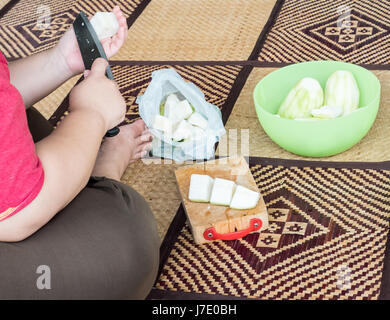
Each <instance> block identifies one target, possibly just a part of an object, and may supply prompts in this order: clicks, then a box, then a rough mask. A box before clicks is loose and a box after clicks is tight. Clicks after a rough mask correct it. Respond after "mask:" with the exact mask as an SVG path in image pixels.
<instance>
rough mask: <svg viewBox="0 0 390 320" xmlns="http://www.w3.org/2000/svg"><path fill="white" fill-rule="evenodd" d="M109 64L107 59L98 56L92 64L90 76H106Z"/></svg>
mask: <svg viewBox="0 0 390 320" xmlns="http://www.w3.org/2000/svg"><path fill="white" fill-rule="evenodd" d="M107 66H108V62H107V61H106V59H104V58H97V59H96V60H95V61H94V62H93V64H92V67H91V72H90V73H89V76H93V77H100V76H105V74H106V68H107Z"/></svg>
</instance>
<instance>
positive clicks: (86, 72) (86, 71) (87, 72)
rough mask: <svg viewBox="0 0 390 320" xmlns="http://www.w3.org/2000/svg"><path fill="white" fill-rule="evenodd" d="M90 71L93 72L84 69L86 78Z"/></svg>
mask: <svg viewBox="0 0 390 320" xmlns="http://www.w3.org/2000/svg"><path fill="white" fill-rule="evenodd" d="M90 73H91V70H84V78H87V77H88V76H89V74H90Z"/></svg>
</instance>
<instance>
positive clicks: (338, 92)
mask: <svg viewBox="0 0 390 320" xmlns="http://www.w3.org/2000/svg"><path fill="white" fill-rule="evenodd" d="M359 100H360V92H359V87H358V85H357V82H356V80H355V77H354V76H353V74H352V73H351V72H349V71H344V70H339V71H336V72H334V73H333V74H332V75H331V76H330V77H329V79H328V81H327V82H326V87H325V105H327V106H331V107H341V108H342V109H343V115H347V114H349V113H351V112H352V111H355V110H356V109H357V108H358V107H359Z"/></svg>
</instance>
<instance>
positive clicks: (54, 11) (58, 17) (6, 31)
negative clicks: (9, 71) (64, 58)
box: [0, 0, 149, 60]
mask: <svg viewBox="0 0 390 320" xmlns="http://www.w3.org/2000/svg"><path fill="white" fill-rule="evenodd" d="M148 2H149V1H148V0H144V1H142V0H117V1H104V0H102V1H99V0H86V1H84V0H67V1H56V0H47V1H42V0H19V1H12V2H11V3H10V5H8V8H4V10H3V11H2V12H1V13H0V50H1V52H2V53H3V54H4V56H5V57H6V58H7V59H8V60H14V59H18V58H23V57H27V56H29V55H32V54H34V53H37V52H41V51H44V50H47V49H49V48H51V47H53V46H54V45H55V44H56V43H57V41H58V40H59V39H60V37H61V36H62V35H63V34H64V33H65V31H66V30H68V28H69V27H70V26H71V24H72V23H73V21H74V19H75V18H76V16H77V15H78V13H79V12H80V11H84V12H85V13H86V14H88V15H93V14H94V13H95V12H96V11H111V10H112V8H113V6H114V5H115V4H118V5H120V7H121V9H122V11H123V13H124V15H125V16H126V18H127V22H128V25H131V23H132V22H133V19H134V16H138V14H139V11H140V10H142V9H143V8H144V6H145V5H146V4H147V3H148ZM137 8H138V10H137ZM48 15H50V24H49V26H48V27H46V28H43V27H41V26H40V25H39V24H38V21H42V22H44V21H45V18H46V17H47V16H48Z"/></svg>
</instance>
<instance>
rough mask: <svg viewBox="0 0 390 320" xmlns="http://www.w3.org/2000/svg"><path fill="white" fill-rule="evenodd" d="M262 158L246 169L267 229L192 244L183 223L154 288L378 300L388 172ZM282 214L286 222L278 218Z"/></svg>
mask: <svg viewBox="0 0 390 320" xmlns="http://www.w3.org/2000/svg"><path fill="white" fill-rule="evenodd" d="M260 161H261V160H258V159H255V160H253V162H252V165H251V171H252V174H253V176H254V177H255V180H256V182H257V184H258V186H259V189H260V191H261V192H262V194H263V196H264V199H265V201H266V204H267V206H268V208H270V217H271V214H273V215H274V217H273V219H270V227H269V228H268V230H265V231H264V232H262V233H253V234H250V235H248V236H246V237H244V238H243V239H239V240H234V241H213V242H210V243H207V244H204V245H196V244H195V243H194V242H193V239H192V235H191V231H190V229H189V227H188V226H185V227H184V228H183V229H182V230H181V231H180V232H179V236H178V239H177V241H176V242H175V243H174V245H173V249H172V251H171V253H170V256H169V257H168V260H167V262H166V265H165V266H164V268H163V271H162V273H161V275H160V278H159V280H158V282H157V285H156V287H157V288H158V289H164V290H174V291H185V292H194V293H208V294H222V295H228V296H237V297H248V298H262V299H377V298H378V295H379V291H380V283H381V277H382V268H383V258H384V253H385V247H386V240H387V234H388V229H389V218H390V200H389V199H390V187H389V186H390V172H389V171H379V170H371V169H335V168H316V167H305V168H298V167H290V168H289V167H282V166H272V165H266V166H263V165H261V164H259V162H260ZM253 163H257V164H255V165H253ZM283 212H284V213H285V216H287V220H283V219H281V220H282V221H280V220H277V218H279V217H280V216H281V215H280V214H276V213H283ZM281 230H283V231H281ZM286 230H287V232H285V231H286Z"/></svg>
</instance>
